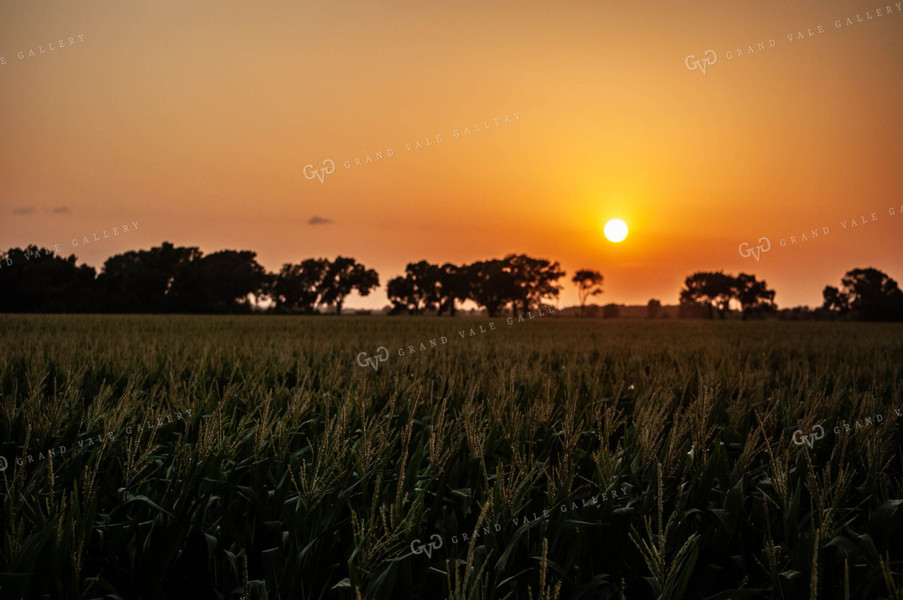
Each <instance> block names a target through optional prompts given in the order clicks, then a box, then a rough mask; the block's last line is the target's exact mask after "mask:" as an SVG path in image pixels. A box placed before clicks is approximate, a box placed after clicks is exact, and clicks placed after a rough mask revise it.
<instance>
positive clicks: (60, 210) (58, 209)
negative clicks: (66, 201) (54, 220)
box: [50, 206, 69, 214]
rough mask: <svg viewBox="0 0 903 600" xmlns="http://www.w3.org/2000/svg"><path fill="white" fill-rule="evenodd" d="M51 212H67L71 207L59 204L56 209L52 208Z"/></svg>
mask: <svg viewBox="0 0 903 600" xmlns="http://www.w3.org/2000/svg"><path fill="white" fill-rule="evenodd" d="M50 212H52V213H54V214H57V213H67V212H69V207H68V206H57V207H56V208H54V209H53V210H51V211H50Z"/></svg>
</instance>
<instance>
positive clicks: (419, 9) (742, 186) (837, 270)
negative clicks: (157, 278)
mask: <svg viewBox="0 0 903 600" xmlns="http://www.w3.org/2000/svg"><path fill="white" fill-rule="evenodd" d="M682 4H686V3H652V2H642V1H641V2H637V1H631V2H620V3H612V2H555V3H552V2H532V1H528V2H523V1H521V2H513V1H512V2H485V1H481V2H473V1H456V2H439V3H433V2H413V1H393V2H373V1H368V0H337V1H336V0H332V1H330V2H318V1H307V2H297V1H287V0H285V1H283V0H266V1H247V0H229V1H227V2H223V1H222V0H218V1H216V2H214V1H212V0H210V1H207V0H192V1H191V2H182V1H178V2H177V1H174V0H158V1H155V2H147V1H129V2H125V1H117V2H112V1H109V0H3V2H2V3H0V57H4V59H5V61H6V64H5V65H0V139H2V141H0V247H2V248H4V249H5V248H9V247H11V246H22V245H25V244H27V243H32V242H33V243H38V244H41V245H45V246H52V245H53V244H57V243H59V244H60V245H61V247H62V248H63V249H64V250H65V251H66V253H67V254H68V253H70V252H75V253H76V254H77V256H78V257H79V259H80V262H87V263H88V264H91V265H93V266H95V267H98V268H99V267H100V266H101V265H102V263H103V261H104V260H105V259H106V258H107V257H108V256H110V255H112V254H116V253H120V252H123V251H126V250H130V249H136V248H149V247H151V246H154V245H159V244H160V243H161V242H162V241H164V240H166V241H170V242H173V243H175V244H178V245H189V246H200V248H201V249H202V250H204V251H205V252H212V251H215V250H219V249H224V248H230V249H251V250H255V251H257V252H258V259H259V261H260V262H261V264H263V265H264V266H265V267H266V268H268V269H269V270H277V269H278V268H279V267H280V265H281V264H282V263H284V262H288V261H291V262H298V261H300V260H301V259H303V258H307V257H312V256H314V257H319V256H325V257H330V258H333V257H335V256H336V255H338V254H342V255H345V256H353V257H355V258H357V259H358V260H359V261H361V262H363V263H364V264H365V265H367V266H368V267H371V268H375V269H376V270H377V271H379V273H380V277H381V281H382V282H383V283H385V282H386V281H387V280H388V279H390V278H391V277H394V276H396V275H398V274H400V273H401V272H402V271H403V270H404V266H405V264H406V263H407V262H416V261H418V260H421V259H426V260H429V261H431V262H445V261H449V262H454V263H462V262H470V261H473V260H479V259H486V258H493V257H502V256H504V255H505V254H507V253H511V252H524V253H527V254H530V255H533V256H540V257H546V258H551V259H554V260H558V261H560V262H561V264H562V266H563V267H564V268H565V270H567V271H568V273H569V276H570V275H571V274H572V273H573V272H574V271H575V270H576V269H579V268H590V269H597V270H599V271H601V272H602V273H603V274H604V275H605V294H604V295H603V296H601V297H600V298H599V300H601V302H603V303H605V302H618V303H628V304H640V303H642V304H645V302H646V301H647V300H648V299H649V298H651V297H656V298H660V299H661V300H662V301H663V302H664V303H666V304H673V303H676V301H677V294H678V291H679V289H680V287H681V285H682V283H683V279H684V278H685V277H686V276H687V275H689V274H690V273H692V272H693V271H696V270H719V269H724V270H725V271H727V272H732V273H737V272H740V271H745V272H752V273H755V274H756V275H757V276H759V277H760V278H764V279H766V280H767V282H768V283H769V285H770V287H772V288H773V289H775V290H776V291H777V296H776V301H777V303H778V304H779V305H780V306H783V307H787V306H792V305H797V304H809V305H813V306H814V305H818V304H820V303H821V290H822V288H823V287H824V286H825V285H826V284H831V285H838V284H839V282H840V278H841V276H842V275H843V273H844V272H845V271H847V270H849V269H851V268H855V267H867V266H873V267H876V268H879V269H881V270H883V271H885V272H886V273H888V274H890V275H891V276H892V277H894V278H895V279H896V280H897V281H903V259H901V256H903V236H901V232H903V214H901V213H903V193H901V190H903V168H901V164H900V162H901V157H903V109H901V107H903V78H901V76H900V73H901V72H903V11H898V9H897V7H896V6H895V5H894V4H893V3H884V2H869V1H855V2H854V1H826V0H809V1H805V2H796V3H794V4H793V5H792V6H787V5H786V3H785V2H780V1H774V0H769V1H766V2H757V3H750V2H725V1H724V0H718V1H703V2H694V3H693V5H692V6H683V5H682ZM884 6H891V8H892V11H893V12H892V13H891V14H886V9H885V8H884ZM879 7H880V8H881V12H882V16H880V17H878V16H877V11H876V9H877V8H879ZM857 14H858V15H860V18H861V19H862V20H863V22H862V23H857V22H856V21H857V18H856V15H857ZM869 16H870V17H872V18H871V19H868V18H867V17H869ZM847 18H850V19H851V21H852V22H853V24H852V25H847V24H846V19H847ZM837 19H840V20H841V25H842V27H841V28H837V27H835V21H836V20H837ZM819 25H821V26H822V28H823V31H824V33H821V34H819V33H818V26H819ZM800 31H801V32H803V36H804V39H798V35H797V32H800ZM809 31H812V32H813V33H814V34H815V35H814V36H811V37H810V36H809V35H808V32H809ZM78 34H83V35H84V42H78V39H77V35H78ZM788 34H792V37H793V41H790V40H788V37H787V36H788ZM69 37H75V38H76V44H75V45H71V46H69V45H67V46H66V47H64V48H58V49H55V50H54V51H52V52H50V51H48V48H47V44H48V43H52V44H53V46H54V47H55V46H56V45H57V43H58V42H57V41H56V40H59V39H61V38H63V39H68V38H69ZM769 40H774V47H768V46H770V45H771V44H770V42H769ZM760 41H763V42H765V45H766V47H767V49H766V50H764V51H757V52H755V53H754V54H748V53H747V50H746V48H747V47H748V46H750V45H753V46H756V43H757V42H760ZM39 45H40V46H42V47H43V49H44V50H45V54H38V55H37V56H35V57H28V56H27V55H28V51H29V50H30V49H34V52H35V53H38V52H39V49H38V46H39ZM737 48H742V49H743V56H741V57H737V56H734V57H733V58H732V59H728V58H727V55H726V52H727V51H729V50H732V49H733V50H736V49H737ZM708 49H712V50H715V51H716V53H717V54H718V61H717V63H715V64H713V65H710V66H709V67H708V68H707V70H706V73H705V74H703V73H702V72H700V71H699V70H695V71H690V70H688V69H687V67H686V63H685V59H686V57H687V56H688V55H689V54H694V55H695V56H696V57H699V58H701V57H702V56H703V54H704V53H705V51H706V50H708ZM19 51H23V52H24V54H25V55H26V58H25V59H23V60H20V59H18V58H17V53H18V52H19ZM515 112H517V113H519V120H516V121H514V122H512V123H509V124H504V123H503V124H502V126H499V127H496V126H495V125H494V123H492V119H494V118H496V117H498V118H499V119H500V120H501V121H503V117H504V116H505V115H509V118H511V119H512V120H514V113H515ZM483 121H490V125H492V127H491V128H490V129H488V130H486V129H484V130H482V131H480V132H473V133H471V134H470V135H467V136H464V135H462V136H461V137H459V138H455V137H454V136H453V131H454V130H455V129H458V130H461V131H463V128H464V127H465V126H471V125H472V124H473V123H475V122H476V123H482V122H483ZM436 135H440V136H441V139H442V140H443V141H442V143H434V144H433V145H432V146H426V145H425V142H424V140H425V138H427V137H430V138H432V139H433V141H434V142H435V136H436ZM418 140H420V142H421V144H422V145H424V147H423V148H422V149H419V150H417V149H414V150H411V151H408V150H407V149H406V148H405V144H407V143H410V144H412V146H413V145H415V144H416V142H417V141H418ZM388 148H392V149H393V151H394V156H393V157H392V158H384V159H383V160H380V161H377V162H374V163H372V164H366V163H365V164H364V165H363V166H361V167H353V168H351V169H346V168H344V164H343V163H344V161H345V160H351V161H352V163H351V164H352V165H353V163H354V158H361V159H362V160H365V159H366V156H367V155H368V154H370V155H371V156H372V157H373V158H374V159H375V153H376V152H377V151H381V152H384V154H385V152H386V150H387V149H388ZM324 159H332V160H333V161H335V163H336V166H337V169H336V172H335V173H333V174H332V175H328V176H326V177H325V179H324V182H323V183H321V182H320V181H318V180H316V179H314V180H309V179H305V177H304V175H303V168H304V166H305V165H306V164H313V165H314V166H315V167H319V166H320V165H321V163H322V162H323V160H324ZM63 207H64V210H60V209H61V208H63ZM892 207H893V208H894V209H895V212H896V213H897V214H896V215H895V216H891V215H890V214H889V209H890V208H892ZM54 209H56V210H57V212H53V211H54ZM29 210H30V212H29ZM872 212H875V213H876V215H877V220H876V221H871V218H872V217H871V213H872ZM314 216H319V217H321V218H324V219H329V220H331V221H332V222H331V223H328V224H319V225H310V224H309V221H310V219H311V218H312V217H314ZM863 216H864V217H865V218H866V220H867V221H869V222H868V223H867V224H865V225H862V224H861V218H862V217H863ZM615 217H619V218H622V219H624V220H625V221H626V222H627V223H628V225H629V226H630V228H631V231H630V235H629V236H628V238H627V239H626V240H625V241H624V242H622V243H620V244H612V243H610V242H607V241H606V240H605V239H604V238H603V236H602V226H603V224H604V223H605V221H606V220H608V219H610V218H615ZM854 218H855V219H858V220H859V222H860V225H859V226H858V227H856V228H849V226H850V223H849V221H850V220H852V219H854ZM133 221H138V224H139V227H138V231H136V232H130V233H128V234H126V235H120V236H119V237H111V239H108V240H104V241H102V242H92V243H91V244H90V245H88V246H84V245H83V244H81V243H80V246H79V248H73V247H72V244H71V240H72V238H83V237H84V236H85V235H87V236H89V238H91V237H92V236H93V234H94V233H97V235H98V237H102V233H101V232H102V231H103V230H107V232H108V235H110V236H113V234H112V228H113V227H114V226H116V227H118V226H120V225H121V224H123V223H125V224H128V223H131V222H133ZM842 221H847V222H848V223H847V225H848V229H846V230H845V229H843V228H842V225H841V222H842ZM824 227H828V228H829V230H830V233H829V234H828V235H827V236H824V235H823V236H821V237H820V238H819V239H817V240H810V241H807V242H805V243H798V244H796V245H791V244H790V243H789V242H790V239H789V238H790V236H791V235H794V236H797V237H798V238H799V236H800V234H802V233H803V232H811V230H812V229H815V228H817V229H819V230H822V229H823V228H824ZM762 236H767V237H769V238H770V240H771V242H772V246H773V247H772V250H771V251H770V252H768V253H764V254H762V256H761V261H760V262H756V261H755V260H754V259H753V258H742V257H741V256H740V255H739V252H738V246H739V244H740V243H742V242H749V243H753V244H755V242H756V240H757V239H758V238H760V237H762ZM781 238H784V239H786V240H787V243H788V245H787V247H781V246H780V245H779V240H780V239H781ZM573 297H574V293H573V286H572V285H571V284H567V285H566V288H565V293H564V298H565V299H570V298H573ZM386 304H388V301H387V300H386V297H385V291H384V288H382V289H380V290H377V291H376V292H374V293H373V294H371V295H370V297H368V298H365V299H352V300H350V301H349V305H350V306H352V307H354V306H366V307H382V306H384V305H386Z"/></svg>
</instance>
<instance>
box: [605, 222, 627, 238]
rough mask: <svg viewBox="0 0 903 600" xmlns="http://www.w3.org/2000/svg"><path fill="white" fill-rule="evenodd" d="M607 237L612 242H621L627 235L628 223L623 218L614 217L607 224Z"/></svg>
mask: <svg viewBox="0 0 903 600" xmlns="http://www.w3.org/2000/svg"><path fill="white" fill-rule="evenodd" d="M604 232H605V237H606V238H608V241H610V242H620V241H621V240H623V239H624V238H626V237H627V223H625V222H624V221H622V220H621V219H612V220H611V221H609V222H608V223H606V224H605V229H604Z"/></svg>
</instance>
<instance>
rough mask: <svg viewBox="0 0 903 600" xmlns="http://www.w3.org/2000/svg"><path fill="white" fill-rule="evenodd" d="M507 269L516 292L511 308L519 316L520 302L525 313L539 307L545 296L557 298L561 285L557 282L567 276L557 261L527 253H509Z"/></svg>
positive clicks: (512, 298)
mask: <svg viewBox="0 0 903 600" xmlns="http://www.w3.org/2000/svg"><path fill="white" fill-rule="evenodd" d="M504 263H505V269H507V270H508V271H509V272H510V273H511V275H512V281H513V284H514V293H513V295H512V297H511V309H512V312H513V314H514V315H515V316H517V309H518V306H517V304H518V302H519V303H520V308H521V309H522V310H523V312H524V314H526V313H527V311H529V310H530V308H532V307H537V308H538V307H539V306H541V305H542V301H543V300H544V299H545V298H552V299H554V298H557V297H558V293H559V292H560V291H561V286H560V285H558V284H557V283H556V282H557V281H558V280H559V279H561V278H562V277H564V276H565V272H564V271H562V270H561V269H560V265H559V264H558V263H557V262H552V261H550V260H546V259H544V258H532V257H530V256H527V255H526V254H509V255H508V256H506V257H505V258H504Z"/></svg>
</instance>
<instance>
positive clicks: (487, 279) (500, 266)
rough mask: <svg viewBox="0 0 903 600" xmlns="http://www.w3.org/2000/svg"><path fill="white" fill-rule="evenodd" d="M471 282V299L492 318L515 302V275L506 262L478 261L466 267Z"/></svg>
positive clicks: (494, 260) (495, 260)
mask: <svg viewBox="0 0 903 600" xmlns="http://www.w3.org/2000/svg"><path fill="white" fill-rule="evenodd" d="M464 270H465V272H466V274H467V279H468V280H469V281H470V299H471V300H473V301H474V302H475V303H476V304H477V305H479V306H482V307H484V308H485V309H486V312H487V313H488V314H489V316H490V317H495V316H498V314H499V312H500V311H501V309H502V308H503V307H504V306H505V305H506V304H508V303H509V302H512V303H513V302H514V301H515V297H516V293H517V289H516V285H515V281H514V275H513V274H512V273H511V271H510V270H509V269H508V268H507V264H506V263H505V261H502V260H498V259H493V260H488V261H477V262H475V263H473V264H471V265H467V266H466V267H464Z"/></svg>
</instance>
